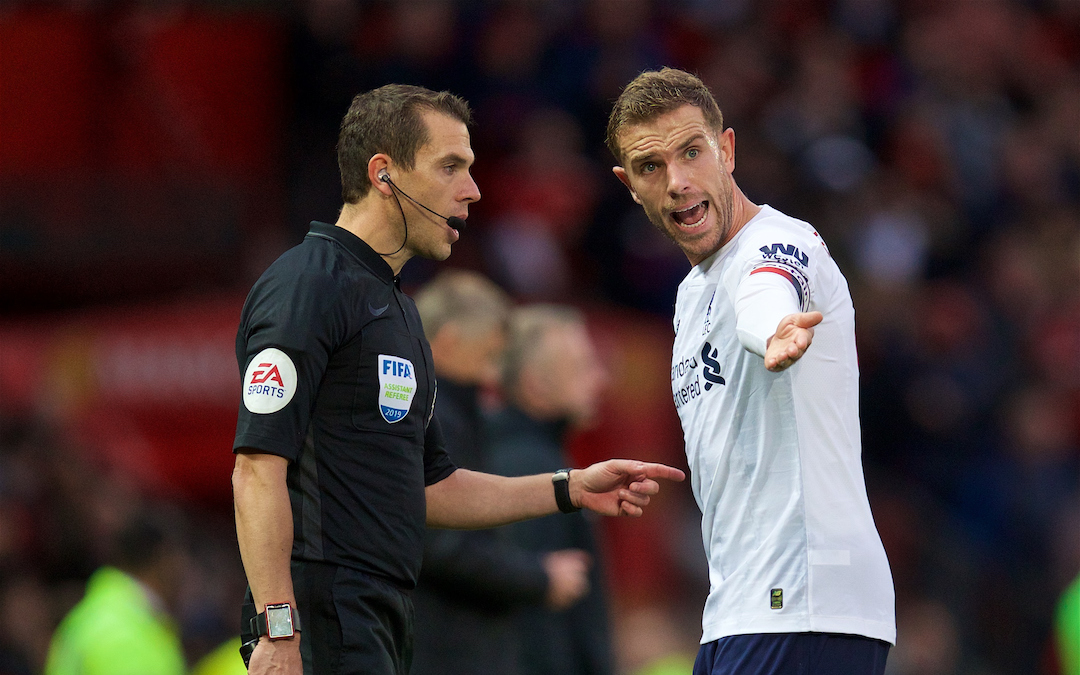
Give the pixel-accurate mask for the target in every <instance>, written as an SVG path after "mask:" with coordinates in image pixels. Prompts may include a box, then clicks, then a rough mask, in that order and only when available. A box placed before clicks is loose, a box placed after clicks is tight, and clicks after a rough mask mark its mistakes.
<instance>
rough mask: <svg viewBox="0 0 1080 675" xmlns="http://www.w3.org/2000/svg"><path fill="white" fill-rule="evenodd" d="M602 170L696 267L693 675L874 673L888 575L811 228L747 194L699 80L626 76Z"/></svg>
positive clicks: (676, 353) (690, 302)
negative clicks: (697, 522) (697, 542)
mask: <svg viewBox="0 0 1080 675" xmlns="http://www.w3.org/2000/svg"><path fill="white" fill-rule="evenodd" d="M607 143H608V147H609V149H610V150H611V151H612V154H613V155H614V156H615V158H616V160H617V162H618V166H616V167H614V169H613V170H614V172H615V175H616V176H617V177H618V178H619V180H621V181H622V182H623V183H624V184H625V185H626V187H627V188H629V190H630V195H631V196H632V197H633V199H634V201H635V202H637V203H638V204H641V206H642V207H643V208H644V209H645V213H646V214H647V215H648V217H649V219H650V220H651V221H652V222H653V224H654V225H656V227H658V228H659V229H660V230H661V231H662V232H664V233H665V234H666V235H667V236H668V237H670V238H671V239H672V240H673V241H674V242H675V244H676V245H677V246H678V247H679V248H680V249H682V251H683V253H685V254H686V257H687V258H688V259H689V260H690V263H691V265H693V267H692V269H691V270H690V272H689V274H687V276H686V279H684V280H683V282H682V283H681V284H680V285H679V291H678V297H677V299H676V303H675V318H674V329H675V342H674V347H673V355H672V362H671V388H672V394H673V396H674V400H675V406H676V408H677V409H678V412H679V417H680V419H681V420H682V427H683V436H684V439H685V442H686V457H687V461H688V463H689V466H690V470H691V474H692V485H693V490H694V496H695V498H696V499H697V502H698V506H699V507H700V508H701V512H702V523H701V531H702V536H703V539H704V543H705V550H706V553H707V555H708V560H709V579H710V591H709V597H708V599H707V601H706V603H705V610H704V616H703V619H702V637H701V649H700V651H699V652H698V657H697V663H696V664H695V666H694V675H706V674H708V675H729V674H730V675H734V674H735V673H738V675H780V674H787V673H792V674H794V673H799V674H800V675H811V674H821V675H826V674H827V675H880V674H881V673H882V672H884V669H885V660H886V658H887V656H888V651H889V647H890V645H891V644H893V643H894V642H895V640H896V628H895V619H894V608H893V604H894V601H893V584H892V574H891V572H890V571H889V563H888V560H887V558H886V556H885V550H884V548H883V547H882V544H881V539H880V537H879V536H878V533H877V529H876V527H875V525H874V520H873V516H872V515H871V513H870V504H869V501H868V500H867V496H866V485H865V480H864V478H863V471H862V461H861V453H862V450H861V442H860V430H859V412H858V378H859V371H858V361H857V357H856V353H855V311H854V309H853V307H852V304H851V296H850V294H849V293H848V287H847V281H846V280H845V279H844V276H843V274H841V272H840V270H839V268H838V267H837V266H836V263H835V262H834V261H833V259H832V257H831V256H830V255H829V250H828V248H826V246H825V243H824V241H822V239H821V237H820V235H818V233H817V231H815V230H814V228H813V227H812V226H811V225H809V224H808V223H805V222H803V221H800V220H796V219H794V218H791V217H789V216H787V215H784V214H783V213H780V212H779V211H777V210H776V209H773V208H771V207H769V206H767V205H757V204H754V203H753V202H751V201H750V200H749V199H748V198H747V197H746V195H744V194H743V193H742V191H741V190H739V187H738V186H737V185H736V184H735V181H734V179H733V178H732V172H733V171H734V170H735V132H734V131H733V130H732V129H730V128H728V129H725V128H724V126H723V117H722V115H721V113H720V109H719V107H718V106H717V103H716V101H715V99H714V98H713V96H712V94H711V93H710V92H709V90H708V88H707V87H705V85H704V84H703V83H702V82H701V80H699V79H698V78H696V77H694V76H693V75H690V74H689V73H685V72H683V71H680V70H675V69H671V68H664V69H663V70H660V71H653V72H646V73H643V74H641V75H640V76H638V77H637V78H636V79H635V80H634V81H633V82H631V83H630V84H629V85H627V86H626V88H625V89H624V90H623V92H622V94H621V95H620V97H619V99H618V100H617V101H616V103H615V107H614V109H613V110H612V113H611V117H610V120H609V123H608V131H607Z"/></svg>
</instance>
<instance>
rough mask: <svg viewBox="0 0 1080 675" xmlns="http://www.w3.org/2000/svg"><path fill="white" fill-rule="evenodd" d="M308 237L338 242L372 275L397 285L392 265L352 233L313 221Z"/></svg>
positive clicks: (342, 228)
mask: <svg viewBox="0 0 1080 675" xmlns="http://www.w3.org/2000/svg"><path fill="white" fill-rule="evenodd" d="M307 236H309V237H312V236H314V237H320V238H322V239H331V240H333V241H336V242H337V243H339V244H341V245H342V246H343V247H345V250H347V251H348V252H349V253H352V254H353V256H355V257H356V258H357V259H358V260H359V261H360V262H361V263H363V265H364V266H365V267H367V268H368V269H369V270H371V272H372V274H374V275H375V276H377V277H379V278H380V279H382V280H383V281H385V282H386V283H388V284H396V282H397V277H395V276H394V270H392V269H390V265H388V264H387V263H386V261H385V260H383V259H382V256H380V255H379V254H378V253H376V252H375V249H373V248H371V247H370V246H368V245H367V242H365V241H364V240H363V239H361V238H360V237H358V236H356V235H355V234H353V233H352V232H349V231H348V230H346V229H345V228H344V227H339V226H337V225H331V224H330V223H321V222H319V221H317V220H313V221H311V229H310V230H308V234H307Z"/></svg>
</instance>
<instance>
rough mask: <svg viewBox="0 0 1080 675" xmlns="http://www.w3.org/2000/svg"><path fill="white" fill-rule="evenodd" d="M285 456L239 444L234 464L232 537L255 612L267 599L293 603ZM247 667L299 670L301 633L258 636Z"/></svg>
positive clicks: (267, 670)
mask: <svg viewBox="0 0 1080 675" xmlns="http://www.w3.org/2000/svg"><path fill="white" fill-rule="evenodd" d="M288 466H289V462H288V460H287V459H285V458H284V457H279V456H277V455H271V454H267V453H260V452H257V451H254V450H251V449H250V448H244V449H241V450H239V451H237V453H236V461H235V465H234V468H233V474H232V484H233V505H234V509H235V512H236V539H237V542H238V543H239V545H240V558H241V560H242V561H243V563H244V572H245V573H246V574H247V579H248V584H249V585H250V586H251V594H252V596H253V598H254V600H255V607H256V611H257V612H262V611H264V610H265V609H266V604H267V603H271V604H275V603H285V602H287V603H289V604H290V605H291V606H292V607H296V597H295V595H294V593H293V585H292V574H291V572H290V569H289V563H290V556H291V552H292V544H293V520H292V507H291V506H290V503H289V489H288V487H287V485H286V482H285V477H286V473H287V471H288ZM249 672H250V673H252V674H255V673H288V674H289V675H300V674H301V672H302V666H301V661H300V634H299V633H297V636H296V637H294V638H293V639H291V640H285V639H282V640H266V639H263V640H259V644H258V646H257V647H256V648H255V652H254V653H253V654H252V655H251V664H250V667H249Z"/></svg>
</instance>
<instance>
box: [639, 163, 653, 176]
mask: <svg viewBox="0 0 1080 675" xmlns="http://www.w3.org/2000/svg"><path fill="white" fill-rule="evenodd" d="M653 171H656V164H655V163H654V162H645V163H644V164H642V165H641V173H652V172H653Z"/></svg>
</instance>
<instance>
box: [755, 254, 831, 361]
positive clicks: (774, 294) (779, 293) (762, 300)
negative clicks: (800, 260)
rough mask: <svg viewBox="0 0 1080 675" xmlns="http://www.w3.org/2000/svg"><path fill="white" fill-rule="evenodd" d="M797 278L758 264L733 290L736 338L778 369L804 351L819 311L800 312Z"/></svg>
mask: <svg viewBox="0 0 1080 675" xmlns="http://www.w3.org/2000/svg"><path fill="white" fill-rule="evenodd" d="M800 292H802V293H805V292H806V291H805V290H801V289H800V285H799V280H797V279H794V278H793V277H792V275H791V274H789V273H787V272H786V271H784V270H781V269H776V270H773V269H771V268H769V267H758V268H756V269H755V270H754V271H753V272H752V273H750V274H748V275H747V276H746V277H744V278H743V279H742V280H741V282H740V283H739V287H738V290H737V291H736V293H735V316H736V321H735V332H736V334H737V335H738V337H739V342H741V343H742V346H743V347H744V348H745V349H747V350H748V351H750V352H753V353H754V354H757V355H758V356H760V357H762V359H763V360H764V364H765V368H766V369H768V370H770V371H772V372H780V371H782V370H784V369H786V368H788V367H790V366H791V365H792V364H794V363H795V362H796V361H798V360H799V359H800V358H802V355H803V354H805V353H806V350H807V349H808V348H809V347H810V343H811V342H813V339H814V328H813V327H814V326H816V325H817V324H819V323H820V322H821V320H822V318H823V317H822V314H821V312H803V311H802V306H803V304H804V302H805V301H804V299H803V298H801V297H800Z"/></svg>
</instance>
